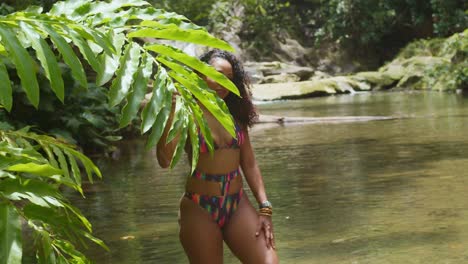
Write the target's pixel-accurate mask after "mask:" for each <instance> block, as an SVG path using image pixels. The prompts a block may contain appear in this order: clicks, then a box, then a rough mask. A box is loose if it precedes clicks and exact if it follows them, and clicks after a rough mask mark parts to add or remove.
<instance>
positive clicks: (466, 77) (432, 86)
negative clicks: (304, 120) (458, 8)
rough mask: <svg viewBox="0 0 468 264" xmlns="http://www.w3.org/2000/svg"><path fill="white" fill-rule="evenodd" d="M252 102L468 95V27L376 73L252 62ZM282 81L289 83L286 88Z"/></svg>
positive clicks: (414, 48)
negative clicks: (415, 93) (408, 92)
mask: <svg viewBox="0 0 468 264" xmlns="http://www.w3.org/2000/svg"><path fill="white" fill-rule="evenodd" d="M245 67H246V70H247V71H248V72H249V73H250V75H251V76H252V81H253V83H254V85H253V89H252V94H253V98H254V100H262V101H270V100H281V99H296V98H305V97H314V96H324V95H335V94H345V93H355V92H360V91H372V90H388V89H418V90H436V91H465V92H466V91H468V87H467V86H468V29H467V30H465V31H464V32H461V33H457V34H454V35H453V36H451V37H449V38H446V39H431V40H418V41H415V42H413V43H411V44H409V45H408V46H406V47H405V48H404V49H402V50H401V51H400V53H399V54H398V56H397V57H396V58H395V59H394V60H392V61H391V62H389V63H387V64H385V65H384V66H382V67H381V68H380V69H379V70H377V71H373V72H359V73H356V74H352V75H346V76H330V75H328V74H327V73H324V72H320V71H316V70H315V69H313V68H310V67H300V66H296V65H290V64H286V63H280V62H268V63H265V62H264V63H249V62H247V63H246V64H245ZM284 83H288V84H287V85H285V84H284Z"/></svg>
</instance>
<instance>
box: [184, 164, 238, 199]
mask: <svg viewBox="0 0 468 264" xmlns="http://www.w3.org/2000/svg"><path fill="white" fill-rule="evenodd" d="M241 188H242V175H241V173H240V171H239V169H237V170H235V171H232V172H229V173H226V174H205V173H203V172H200V171H197V170H196V171H195V172H194V173H193V174H192V175H191V176H190V177H188V178H187V182H186V184H185V191H186V192H189V193H197V194H202V195H210V196H223V195H226V194H235V193H237V192H239V191H240V189H241Z"/></svg>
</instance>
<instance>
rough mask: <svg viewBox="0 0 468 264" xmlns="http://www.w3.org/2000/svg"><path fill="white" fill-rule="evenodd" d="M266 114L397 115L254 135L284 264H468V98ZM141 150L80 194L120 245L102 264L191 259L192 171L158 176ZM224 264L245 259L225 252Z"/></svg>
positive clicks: (318, 106)
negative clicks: (185, 203)
mask: <svg viewBox="0 0 468 264" xmlns="http://www.w3.org/2000/svg"><path fill="white" fill-rule="evenodd" d="M258 108H259V110H260V112H261V113H262V114H271V115H282V116H306V117H332V116H333V117H335V116H340V117H343V116H385V117H395V118H394V119H391V120H376V121H367V122H334V123H327V122H325V123H311V124H302V123H301V124H298V123H291V124H284V125H262V126H257V127H254V128H253V129H252V131H251V138H252V144H253V146H254V149H255V153H256V158H257V161H258V164H259V166H260V168H261V170H262V173H263V176H264V180H265V184H266V188H267V192H268V195H269V198H270V200H271V201H272V203H273V205H274V224H275V233H276V238H277V247H278V254H279V256H280V258H281V262H282V263H304V264H305V263H307V264H314V263H353V264H354V263H356V264H357V263H468V250H467V249H468V202H467V201H468V154H467V153H468V133H467V131H468V98H466V97H463V96H462V95H457V94H447V93H419V92H414V93H409V92H389V93H386V92H380V93H359V94H354V95H342V96H331V97H321V98H312V99H304V100H295V101H282V102H273V103H262V104H259V105H258ZM143 146H144V141H143V140H141V139H140V140H132V141H126V142H125V143H124V144H122V145H121V153H120V157H119V159H118V160H111V159H100V160H98V165H99V166H100V168H101V169H102V172H103V174H104V179H103V180H102V181H98V182H96V183H94V184H93V185H86V186H85V190H86V192H85V195H86V199H81V198H80V196H73V197H72V198H73V200H74V204H76V205H77V206H78V207H79V208H81V209H82V211H83V212H84V214H85V215H86V216H87V217H88V218H89V220H90V221H91V223H93V228H94V234H95V235H96V236H98V237H100V238H102V239H103V240H104V241H105V242H106V243H107V245H108V246H109V247H110V249H111V251H110V252H106V251H104V250H102V249H100V248H98V247H95V246H92V247H91V248H90V249H88V251H87V252H88V254H89V255H90V256H91V258H92V259H93V260H94V261H95V262H96V263H112V264H139V263H187V260H186V257H185V255H184V253H183V250H182V248H181V246H180V244H179V242H178V225H177V213H178V208H177V207H178V201H179V199H180V197H181V195H182V192H183V182H184V178H185V175H186V174H187V173H188V165H187V163H186V162H185V160H182V161H181V162H180V164H178V165H177V166H176V168H175V169H173V170H172V171H168V170H163V169H160V168H159V167H158V165H157V162H156V157H155V152H154V151H150V152H145V151H144V150H143ZM225 263H228V264H229V263H238V261H237V260H236V259H235V258H234V257H233V256H232V254H231V253H230V252H229V250H228V249H227V247H225Z"/></svg>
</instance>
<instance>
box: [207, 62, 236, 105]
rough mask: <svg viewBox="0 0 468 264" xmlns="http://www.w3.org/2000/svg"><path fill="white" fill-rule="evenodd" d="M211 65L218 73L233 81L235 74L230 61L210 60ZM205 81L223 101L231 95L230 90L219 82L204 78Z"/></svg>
mask: <svg viewBox="0 0 468 264" xmlns="http://www.w3.org/2000/svg"><path fill="white" fill-rule="evenodd" d="M210 65H211V66H213V67H214V68H215V69H216V70H217V71H218V72H220V73H222V74H224V75H225V76H226V77H228V78H229V79H231V80H232V78H233V77H234V73H233V71H232V65H231V64H230V63H229V61H227V60H225V59H222V58H216V57H215V58H212V59H211V60H210ZM204 80H205V81H206V84H207V85H208V87H210V88H211V89H213V90H214V91H215V92H216V93H217V94H218V96H219V97H221V99H224V98H226V96H228V94H229V90H227V89H226V88H224V87H223V86H221V85H220V84H218V83H217V82H215V81H213V80H212V79H210V78H208V77H206V76H205V77H204Z"/></svg>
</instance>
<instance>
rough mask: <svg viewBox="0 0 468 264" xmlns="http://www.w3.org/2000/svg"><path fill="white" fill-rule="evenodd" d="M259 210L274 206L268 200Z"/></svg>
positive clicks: (260, 205)
mask: <svg viewBox="0 0 468 264" xmlns="http://www.w3.org/2000/svg"><path fill="white" fill-rule="evenodd" d="M258 208H259V209H262V208H270V209H271V208H273V205H272V204H271V203H270V201H268V200H266V201H264V202H262V203H261V204H259V205H258Z"/></svg>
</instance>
